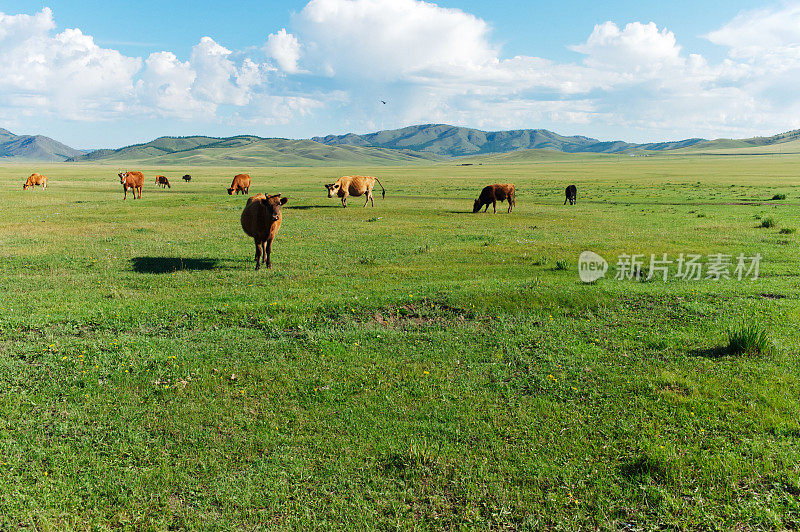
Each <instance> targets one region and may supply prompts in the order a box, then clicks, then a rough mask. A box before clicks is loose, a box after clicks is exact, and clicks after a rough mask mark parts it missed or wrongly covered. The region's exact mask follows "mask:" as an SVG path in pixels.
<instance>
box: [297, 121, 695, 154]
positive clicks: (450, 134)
mask: <svg viewBox="0 0 800 532" xmlns="http://www.w3.org/2000/svg"><path fill="white" fill-rule="evenodd" d="M311 140H314V141H316V142H321V143H323V144H327V145H329V146H361V147H375V148H391V149H406V150H414V151H419V152H423V153H435V154H436V155H442V156H445V157H463V156H465V155H483V154H496V153H508V152H511V151H516V150H529V149H545V150H555V151H561V152H566V153H619V152H624V151H628V150H632V149H640V150H648V151H662V150H674V149H676V148H685V147H687V146H692V145H694V144H697V143H700V142H703V141H704V139H687V140H679V141H676V142H653V143H648V144H633V143H630V142H622V141H600V140H597V139H593V138H589V137H582V136H573V137H564V136H562V135H559V134H558V133H553V132H552V131H548V130H546V129H517V130H512V131H481V130H479V129H471V128H466V127H456V126H448V125H445V124H425V125H421V126H409V127H404V128H402V129H391V130H386V131H378V132H376V133H367V134H365V135H356V134H354V133H348V134H347V135H328V136H327V137H314V138H312V139H311Z"/></svg>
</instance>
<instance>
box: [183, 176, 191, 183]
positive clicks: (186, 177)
mask: <svg viewBox="0 0 800 532" xmlns="http://www.w3.org/2000/svg"><path fill="white" fill-rule="evenodd" d="M183 180H184V181H186V182H187V183H188V182H189V181H191V180H192V176H190V175H189V174H186V175H185V176H183Z"/></svg>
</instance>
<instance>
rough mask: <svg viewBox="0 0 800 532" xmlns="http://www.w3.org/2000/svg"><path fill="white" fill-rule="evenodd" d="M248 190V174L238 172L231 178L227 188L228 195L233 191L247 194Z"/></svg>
mask: <svg viewBox="0 0 800 532" xmlns="http://www.w3.org/2000/svg"><path fill="white" fill-rule="evenodd" d="M249 191H250V174H238V175H236V176H235V177H234V178H233V181H232V182H231V187H230V188H229V189H228V195H232V194H233V193H234V192H235V193H236V194H238V193H239V192H241V193H242V194H247V193H248V192H249Z"/></svg>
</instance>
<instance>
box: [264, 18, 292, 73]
mask: <svg viewBox="0 0 800 532" xmlns="http://www.w3.org/2000/svg"><path fill="white" fill-rule="evenodd" d="M264 52H265V53H266V54H267V55H268V56H269V57H271V58H273V59H275V62H277V63H278V66H279V67H280V68H281V69H282V70H283V71H284V72H288V73H289V74H296V73H298V72H299V71H300V69H299V67H298V66H297V63H298V61H300V55H301V50H300V42H299V41H298V40H297V37H295V36H294V35H292V34H291V33H286V28H283V29H281V30H280V31H279V32H278V33H270V35H269V37H267V44H266V45H265V46H264Z"/></svg>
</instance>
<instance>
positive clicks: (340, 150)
mask: <svg viewBox="0 0 800 532" xmlns="http://www.w3.org/2000/svg"><path fill="white" fill-rule="evenodd" d="M446 159H447V158H446V157H442V156H439V155H436V154H432V153H417V152H414V151H412V150H394V149H385V148H374V147H362V146H350V145H347V146H326V145H324V144H320V143H318V142H313V141H310V140H291V139H275V138H270V139H267V138H261V137H256V136H252V135H241V136H236V137H228V138H216V137H203V136H197V137H161V138H158V139H155V140H153V141H151V142H146V143H143V144H135V145H132V146H126V147H124V148H119V149H116V150H97V151H93V152H91V153H88V154H85V155H81V156H78V157H74V158H72V159H70V161H72V162H101V163H123V162H124V163H133V162H136V163H140V164H145V163H146V164H150V165H154V164H155V165H184V166H188V165H227V164H237V165H268V166H323V165H334V166H336V165H353V164H359V165H361V164H363V165H394V164H409V163H415V162H425V161H427V162H439V161H443V160H446Z"/></svg>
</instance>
